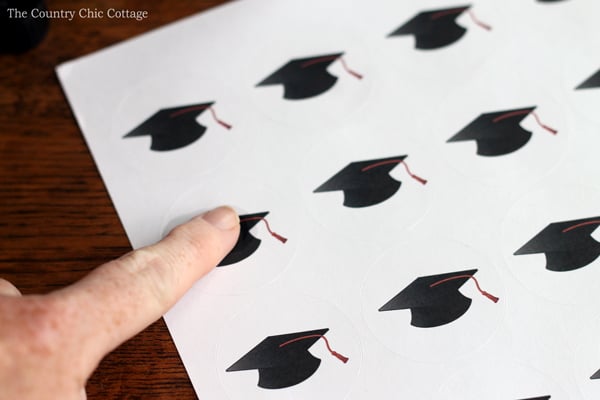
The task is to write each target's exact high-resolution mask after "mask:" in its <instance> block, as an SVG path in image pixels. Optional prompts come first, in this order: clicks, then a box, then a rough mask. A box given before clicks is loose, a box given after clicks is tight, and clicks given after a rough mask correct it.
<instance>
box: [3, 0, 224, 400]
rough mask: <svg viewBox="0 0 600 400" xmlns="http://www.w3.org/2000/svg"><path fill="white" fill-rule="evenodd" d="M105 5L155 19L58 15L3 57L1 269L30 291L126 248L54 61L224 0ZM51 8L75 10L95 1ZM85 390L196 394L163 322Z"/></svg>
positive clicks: (71, 277) (118, 394) (122, 395)
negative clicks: (18, 51)
mask: <svg viewBox="0 0 600 400" xmlns="http://www.w3.org/2000/svg"><path fill="white" fill-rule="evenodd" d="M101 3H102V6H101V7H106V8H108V7H114V8H116V9H119V8H127V9H131V10H147V11H148V13H149V18H148V19H146V20H143V21H141V22H137V21H133V20H123V19H107V18H104V19H80V18H75V19H74V20H72V21H68V20H66V19H63V20H52V21H51V24H50V30H49V32H48V35H47V36H46V38H45V39H44V41H43V42H42V43H41V44H40V45H39V46H38V47H37V48H35V49H33V50H31V51H29V52H27V53H25V54H22V55H19V56H12V55H0V248H1V251H0V276H1V277H3V278H6V279H8V280H10V281H12V282H13V283H14V284H15V285H16V286H17V287H19V288H20V289H21V291H22V292H23V293H25V294H28V293H45V292H49V291H51V290H53V289H56V288H59V287H62V286H65V285H68V284H70V283H72V282H74V281H76V280H78V279H79V278H81V277H82V276H83V275H85V274H86V273H87V272H88V271H89V270H90V269H92V268H94V267H95V266H97V265H99V264H102V263H104V262H106V261H108V260H111V259H113V258H116V257H118V256H120V255H121V254H123V253H125V252H127V251H129V250H130V245H129V242H128V241H127V238H126V236H125V233H124V231H123V228H122V226H121V224H120V222H119V219H118V217H117V215H116V212H115V210H114V208H113V206H112V204H111V202H110V199H109V197H108V195H107V192H106V189H105V187H104V185H103V183H102V180H101V178H100V176H99V174H98V171H97V170H96V167H95V165H94V163H93V161H92V158H91V156H90V153H89V151H88V149H87V147H86V145H85V143H84V141H83V137H82V135H81V133H80V131H79V128H78V127H77V124H76V122H75V119H74V118H73V115H72V113H71V110H70V108H69V106H68V104H67V102H66V99H65V97H64V95H63V93H62V90H61V88H60V86H59V84H58V81H57V79H56V76H55V72H54V68H55V67H56V65H58V64H60V63H61V62H64V61H67V60H70V59H73V58H76V57H79V56H82V55H84V54H88V53H90V52H93V51H95V50H98V49H101V48H103V47H106V46H108V45H111V44H114V43H118V42H120V41H122V40H124V39H127V38H130V37H132V36H135V35H139V34H141V33H144V32H147V31H149V30H151V29H153V28H156V27H159V26H161V25H164V24H166V23H169V22H172V21H175V20H177V19H180V18H182V17H186V16H188V15H190V14H193V13H196V12H199V11H202V10H205V9H207V8H209V7H212V6H215V5H217V4H219V3H223V1H219V0H204V1H202V0H186V1H182V0H178V1H174V2H154V1H142V0H111V1H109V2H101ZM47 5H48V8H50V9H54V10H57V9H69V10H73V9H74V10H78V9H79V8H82V7H89V6H90V2H89V1H83V0H68V1H67V0H56V1H51V0H49V1H47ZM95 6H97V7H99V8H100V6H98V5H95ZM87 391H88V397H89V399H142V398H143V399H195V398H196V395H195V394H194V391H193V389H192V387H191V384H190V382H189V379H188V377H187V375H186V373H185V370H184V368H183V365H182V364H181V361H180V359H179V357H178V355H177V352H176V350H175V346H174V345H173V342H172V340H171V337H170V336H169V333H168V331H167V329H166V326H165V324H164V322H163V321H162V320H160V321H158V322H156V323H155V324H153V325H152V326H150V327H149V328H148V329H146V330H145V331H144V332H142V333H140V334H139V335H137V336H136V337H134V338H133V339H131V340H130V341H128V342H127V343H125V344H123V345H122V346H121V347H119V348H118V349H117V350H116V351H114V352H113V353H112V354H110V355H109V356H108V357H106V358H105V359H104V361H103V362H102V363H101V364H100V366H99V368H98V370H97V371H96V372H95V374H94V375H93V376H92V377H91V379H90V381H89V383H88V386H87Z"/></svg>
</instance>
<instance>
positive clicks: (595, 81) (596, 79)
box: [575, 69, 600, 90]
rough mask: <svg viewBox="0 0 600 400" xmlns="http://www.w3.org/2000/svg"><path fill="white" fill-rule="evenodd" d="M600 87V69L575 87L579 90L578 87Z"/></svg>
mask: <svg viewBox="0 0 600 400" xmlns="http://www.w3.org/2000/svg"><path fill="white" fill-rule="evenodd" d="M599 87H600V69H599V70H598V71H596V73H595V74H594V75H592V76H590V77H589V78H587V79H586V80H585V81H583V82H582V83H581V84H580V85H579V86H577V87H576V88H575V89H576V90H578V89H596V88H599Z"/></svg>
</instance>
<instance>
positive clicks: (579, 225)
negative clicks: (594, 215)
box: [562, 220, 600, 233]
mask: <svg viewBox="0 0 600 400" xmlns="http://www.w3.org/2000/svg"><path fill="white" fill-rule="evenodd" d="M598 224H600V220H594V221H587V222H582V223H579V224H576V225H573V226H569V227H568V228H565V229H563V230H562V233H567V232H569V231H572V230H573V229H577V228H581V227H582V226H586V225H598Z"/></svg>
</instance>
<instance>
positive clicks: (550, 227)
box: [502, 185, 600, 304]
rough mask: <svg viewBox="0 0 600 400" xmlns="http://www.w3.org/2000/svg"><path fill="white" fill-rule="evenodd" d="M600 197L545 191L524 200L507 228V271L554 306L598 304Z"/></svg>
mask: <svg viewBox="0 0 600 400" xmlns="http://www.w3.org/2000/svg"><path fill="white" fill-rule="evenodd" d="M599 204H600V192H598V190H597V189H594V188H590V187H586V186H576V185H554V186H549V185H547V186H544V187H542V188H539V189H537V190H535V191H531V192H529V193H527V194H526V195H524V196H522V197H521V198H520V199H519V200H517V201H516V203H515V204H514V205H513V206H512V208H511V209H510V210H509V212H508V214H507V216H506V218H505V221H504V223H503V225H502V236H503V238H502V251H503V254H504V257H505V260H506V263H507V265H508V269H509V270H510V272H511V273H512V274H513V275H514V276H515V278H516V279H517V280H519V281H520V282H521V283H522V284H523V285H524V286H525V287H526V288H527V289H529V290H530V291H532V292H533V293H535V294H537V295H539V296H542V297H543V298H545V299H547V300H548V301H551V302H553V303H559V304H595V303H596V302H597V299H598V296H597V293H598V289H599V288H600V286H599V285H598V282H600V260H598V259H597V257H598V255H600V244H599V243H598V239H599V236H598V233H597V232H596V228H597V227H598V225H600V208H599V206H598V205H599Z"/></svg>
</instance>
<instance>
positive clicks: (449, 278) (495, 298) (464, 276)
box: [429, 275, 500, 303]
mask: <svg viewBox="0 0 600 400" xmlns="http://www.w3.org/2000/svg"><path fill="white" fill-rule="evenodd" d="M462 278H471V279H473V280H474V281H475V286H477V290H479V293H481V294H482V295H484V296H485V297H487V298H488V299H490V300H491V301H493V302H494V303H497V302H498V300H500V299H499V298H498V297H496V296H494V295H493V294H490V293H488V292H486V291H485V290H483V289H481V286H479V282H478V281H477V278H475V277H474V276H473V275H457V276H451V277H448V278H445V279H442V280H439V281H437V282H434V283H432V284H431V285H429V287H430V288H432V287H435V286H437V285H440V284H442V283H445V282H448V281H452V280H455V279H462Z"/></svg>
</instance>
